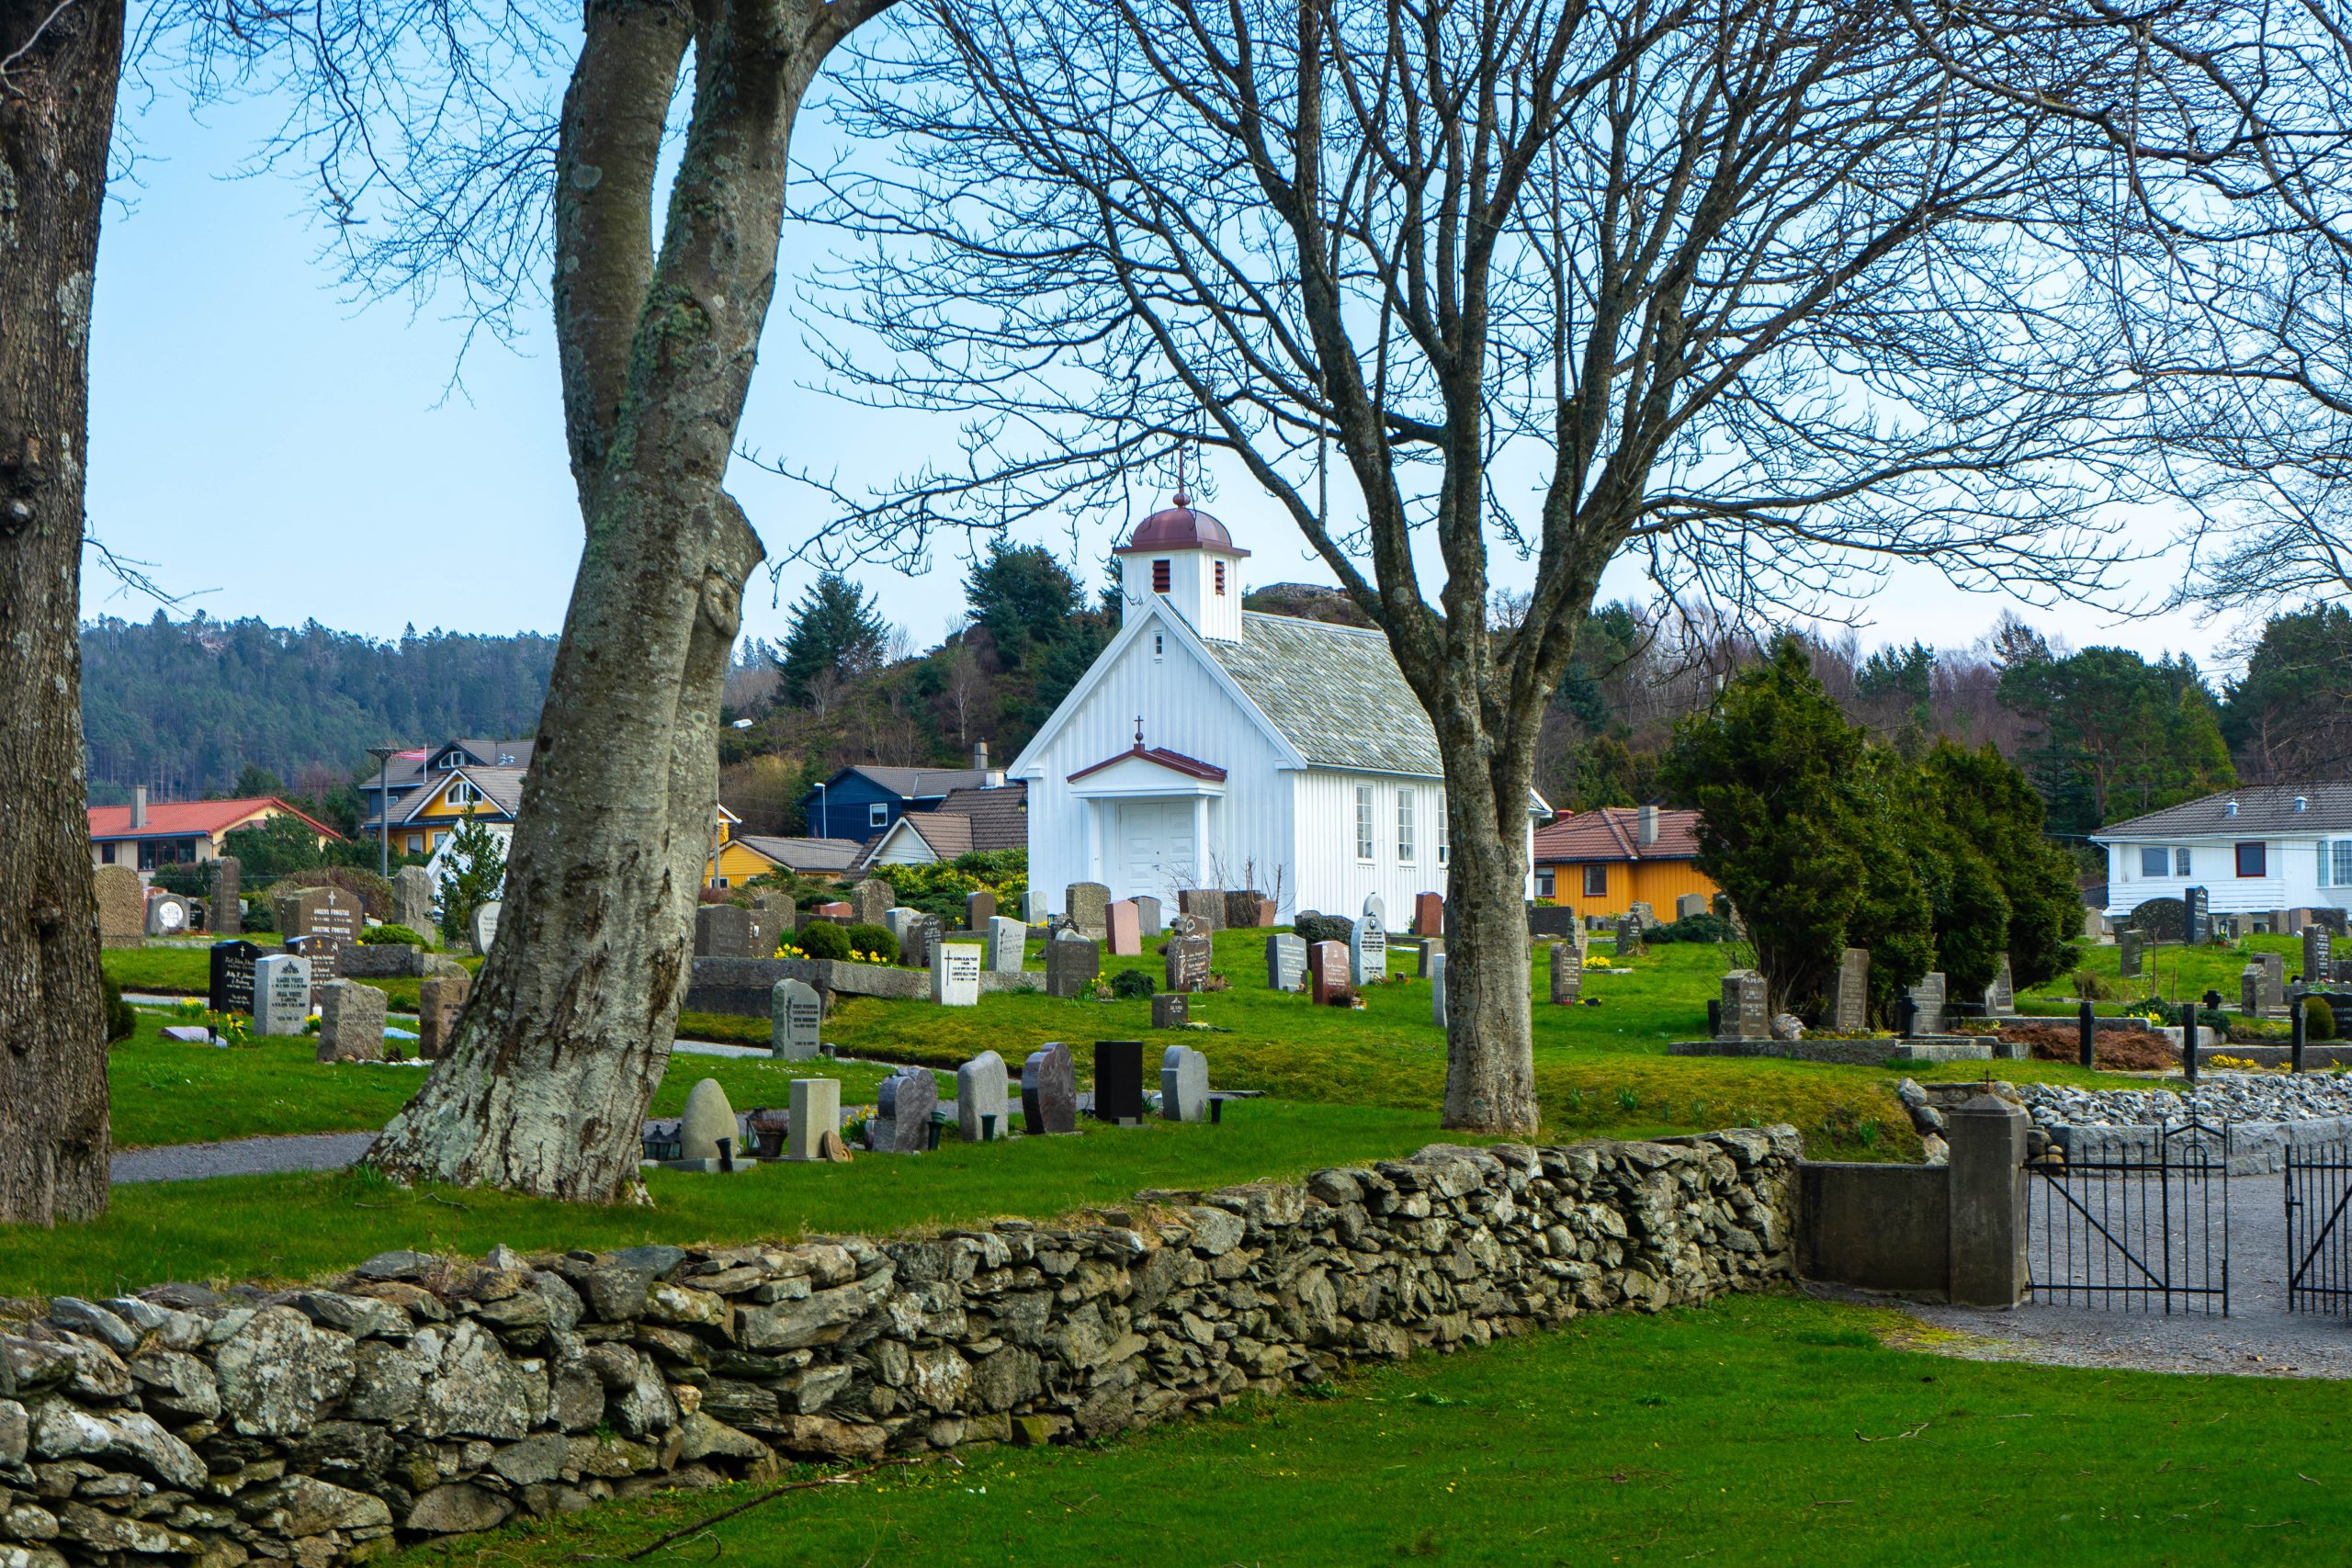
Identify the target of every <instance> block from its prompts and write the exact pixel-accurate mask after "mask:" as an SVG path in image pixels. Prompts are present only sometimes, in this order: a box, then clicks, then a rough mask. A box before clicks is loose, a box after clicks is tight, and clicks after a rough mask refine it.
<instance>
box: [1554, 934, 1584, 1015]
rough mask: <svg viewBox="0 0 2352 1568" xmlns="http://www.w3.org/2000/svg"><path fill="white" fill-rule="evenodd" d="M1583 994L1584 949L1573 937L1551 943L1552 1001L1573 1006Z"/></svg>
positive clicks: (1559, 1004)
mask: <svg viewBox="0 0 2352 1568" xmlns="http://www.w3.org/2000/svg"><path fill="white" fill-rule="evenodd" d="M1583 994H1584V949H1583V948H1582V947H1581V946H1579V945H1578V944H1577V942H1575V941H1574V940H1573V939H1571V940H1569V941H1566V942H1554V943H1553V944H1552V1001H1553V1005H1555V1007H1569V1006H1573V1005H1574V1004H1575V1003H1576V1002H1577V999H1578V998H1580V997H1582V996H1583Z"/></svg>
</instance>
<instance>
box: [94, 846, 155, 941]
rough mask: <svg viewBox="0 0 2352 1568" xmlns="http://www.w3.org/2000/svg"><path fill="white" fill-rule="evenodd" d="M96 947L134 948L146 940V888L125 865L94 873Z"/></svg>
mask: <svg viewBox="0 0 2352 1568" xmlns="http://www.w3.org/2000/svg"><path fill="white" fill-rule="evenodd" d="M97 885H98V945H99V946H101V947H137V946H138V945H139V944H140V943H141V942H144V941H146V940H147V889H146V888H144V887H142V886H140V884H139V874H138V873H137V872H135V871H133V870H131V869H130V867H129V866H127V865H102V866H100V867H98V871H97Z"/></svg>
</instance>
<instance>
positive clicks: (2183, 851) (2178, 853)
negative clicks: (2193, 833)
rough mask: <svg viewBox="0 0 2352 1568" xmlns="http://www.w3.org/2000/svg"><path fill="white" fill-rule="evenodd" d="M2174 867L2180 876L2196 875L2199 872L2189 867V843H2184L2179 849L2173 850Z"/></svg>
mask: <svg viewBox="0 0 2352 1568" xmlns="http://www.w3.org/2000/svg"><path fill="white" fill-rule="evenodd" d="M2172 869H2173V871H2174V873H2175V874H2177V875H2180V876H2194V875H2196V874H2197V873H2196V872H2194V871H2192V870H2190V869H2189V864H2188V846H2187V845H2183V846H2182V847H2180V848H2179V849H2177V850H2175V851H2173V852H2172Z"/></svg>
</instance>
